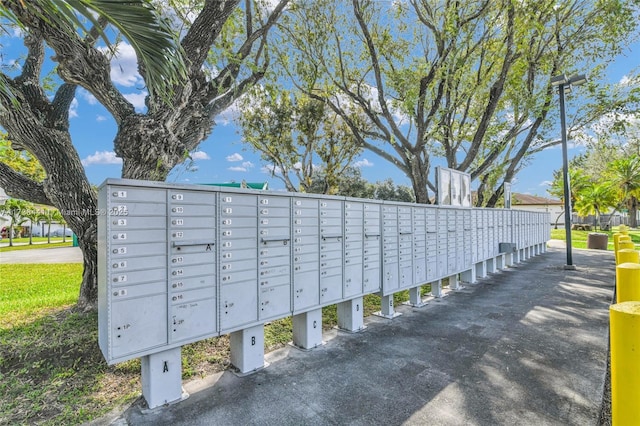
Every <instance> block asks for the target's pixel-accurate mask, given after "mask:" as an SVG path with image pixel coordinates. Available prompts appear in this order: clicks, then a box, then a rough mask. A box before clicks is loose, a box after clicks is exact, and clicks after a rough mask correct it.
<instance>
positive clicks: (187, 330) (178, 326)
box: [169, 299, 218, 343]
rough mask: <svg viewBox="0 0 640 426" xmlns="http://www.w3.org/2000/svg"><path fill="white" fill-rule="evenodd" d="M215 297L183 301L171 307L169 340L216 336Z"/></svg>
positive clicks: (189, 339) (185, 340)
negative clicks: (189, 301)
mask: <svg viewBox="0 0 640 426" xmlns="http://www.w3.org/2000/svg"><path fill="white" fill-rule="evenodd" d="M217 329H218V325H217V315H216V299H205V300H199V301H197V302H193V303H183V304H181V305H176V306H173V307H172V308H171V313H170V315H169V330H171V333H170V337H169V339H170V341H171V342H185V343H187V342H193V341H196V340H202V339H205V338H207V337H213V336H217V335H218V333H217Z"/></svg>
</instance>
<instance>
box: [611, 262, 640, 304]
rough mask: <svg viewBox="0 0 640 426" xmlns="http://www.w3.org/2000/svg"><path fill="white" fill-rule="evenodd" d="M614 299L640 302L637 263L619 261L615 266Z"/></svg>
mask: <svg viewBox="0 0 640 426" xmlns="http://www.w3.org/2000/svg"><path fill="white" fill-rule="evenodd" d="M616 301H617V302H618V303H622V302H630V301H638V302H640V264H639V263H621V264H619V265H618V266H616Z"/></svg>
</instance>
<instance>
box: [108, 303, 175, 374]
mask: <svg viewBox="0 0 640 426" xmlns="http://www.w3.org/2000/svg"><path fill="white" fill-rule="evenodd" d="M110 325H111V330H110V339H111V340H110V342H109V345H110V347H109V348H101V349H102V351H103V353H105V354H107V353H108V356H105V358H107V362H109V363H110V364H114V363H116V362H122V361H126V360H127V359H132V358H137V357H138V356H137V352H140V351H144V350H149V349H152V348H155V347H160V346H162V345H166V344H167V297H166V295H165V294H159V295H156V296H149V297H146V298H143V299H129V300H122V301H119V302H114V303H112V304H111V322H110Z"/></svg>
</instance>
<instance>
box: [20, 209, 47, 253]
mask: <svg viewBox="0 0 640 426" xmlns="http://www.w3.org/2000/svg"><path fill="white" fill-rule="evenodd" d="M22 216H24V217H25V218H26V219H29V245H32V244H33V223H34V222H36V223H39V222H40V220H41V219H42V213H41V212H40V210H38V209H36V207H35V205H33V204H32V203H26V208H25V210H24V212H23V213H22Z"/></svg>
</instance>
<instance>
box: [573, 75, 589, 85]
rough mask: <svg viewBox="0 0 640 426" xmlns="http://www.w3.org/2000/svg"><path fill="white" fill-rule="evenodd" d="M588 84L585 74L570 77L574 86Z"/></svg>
mask: <svg viewBox="0 0 640 426" xmlns="http://www.w3.org/2000/svg"><path fill="white" fill-rule="evenodd" d="M586 82H587V76H586V75H584V74H576V75H574V76H571V77H569V84H570V85H572V86H580V85H581V84H584V83H586Z"/></svg>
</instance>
